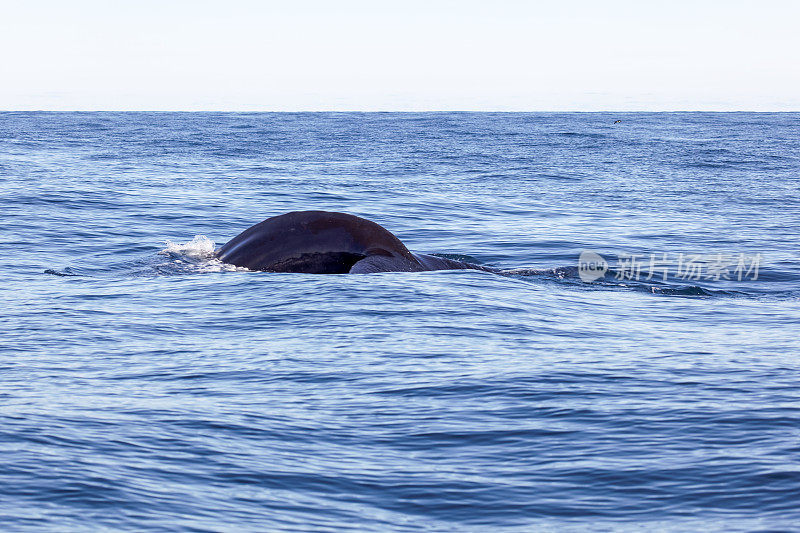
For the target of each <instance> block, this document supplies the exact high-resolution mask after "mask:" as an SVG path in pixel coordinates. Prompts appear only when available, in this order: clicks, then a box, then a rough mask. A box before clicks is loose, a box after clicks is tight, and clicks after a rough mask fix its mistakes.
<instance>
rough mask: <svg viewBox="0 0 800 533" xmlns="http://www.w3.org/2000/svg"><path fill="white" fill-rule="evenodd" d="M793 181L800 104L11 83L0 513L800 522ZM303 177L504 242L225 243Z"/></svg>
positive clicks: (407, 521)
mask: <svg viewBox="0 0 800 533" xmlns="http://www.w3.org/2000/svg"><path fill="white" fill-rule="evenodd" d="M798 193H800V114H798V113H702V112H691V113H111V112H109V113H105V112H103V113H73V112H64V113H44V112H42V113H39V112H4V113H0V213H2V225H0V252H2V253H0V267H1V268H2V271H3V279H4V286H5V290H4V292H3V302H2V306H0V328H1V329H0V332H2V344H1V345H0V346H1V347H0V354H2V355H1V356H0V369H1V370H0V376H2V388H0V457H1V458H2V459H0V529H2V530H3V531H36V530H40V531H237V532H238V531H458V532H465V531H520V532H522V531H526V532H527V531H559V532H563V531H587V530H590V531H642V530H648V531H687V530H696V531H697V530H703V531H758V530H772V531H777V530H800V338H798V331H799V330H800V244H798V235H799V234H800V194H798ZM297 210H328V211H339V212H345V213H351V214H354V215H358V216H362V217H365V218H367V219H370V220H372V221H375V222H377V223H379V224H381V225H382V226H384V227H385V228H387V229H388V230H389V231H391V232H393V233H394V234H395V235H397V236H398V237H399V238H400V239H401V240H402V241H403V242H404V243H405V244H406V245H407V246H408V248H409V249H410V250H412V251H415V252H422V253H430V254H440V255H443V256H445V257H449V258H455V259H460V260H466V261H471V262H475V263H479V264H482V265H486V266H491V267H494V268H497V269H499V270H501V272H500V273H492V272H483V271H476V270H457V271H434V272H417V273H407V272H406V273H404V272H397V273H391V272H389V273H377V274H344V275H315V274H289V273H269V272H250V271H244V270H242V269H237V268H235V267H232V266H231V265H226V264H223V263H221V262H220V261H218V260H216V259H215V258H214V257H213V250H214V249H215V248H218V247H220V246H221V245H222V244H224V243H225V242H226V241H227V240H229V239H230V238H232V237H234V236H235V235H237V234H238V233H240V232H241V231H243V230H244V229H245V228H247V227H249V226H251V225H252V224H255V223H257V222H260V221H261V220H263V219H265V218H267V217H270V216H274V215H278V214H281V213H285V212H288V211H297Z"/></svg>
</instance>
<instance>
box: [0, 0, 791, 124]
mask: <svg viewBox="0 0 800 533" xmlns="http://www.w3.org/2000/svg"><path fill="white" fill-rule="evenodd" d="M799 24H800V1H796V0H783V1H777V0H775V1H770V0H759V1H720V0H692V1H684V0H671V1H664V2H651V1H647V0H639V1H615V0H592V1H588V0H587V1H579V0H574V1H570V0H562V1H552V2H536V1H528V2H524V1H504V0H486V1H483V2H472V1H460V2H456V1H439V0H426V1H416V0H403V1H391V2H388V1H380V0H373V1H363V2H362V1H350V0H336V1H329V2H322V1H313V0H308V1H303V0H300V1H289V0H287V1H284V2H277V1H268V0H265V1H255V0H224V1H217V2H211V1H200V0H191V1H189V0H173V1H170V0H159V1H149V0H144V1H113V0H105V1H93V0H71V1H50V0H40V1H37V0H28V1H21V0H19V1H17V0H13V1H12V0H0V50H1V51H0V109H6V110H9V109H63V110H71V109H75V110H95V109H108V110H116V109H137V110H138V109H143V110H202V109H208V110H276V111H280V110H451V109H455V110H461V109H464V110H532V111H535V110H588V111H593V110H693V109H709V110H739V109H741V110H800V29H799V26H798V25H799Z"/></svg>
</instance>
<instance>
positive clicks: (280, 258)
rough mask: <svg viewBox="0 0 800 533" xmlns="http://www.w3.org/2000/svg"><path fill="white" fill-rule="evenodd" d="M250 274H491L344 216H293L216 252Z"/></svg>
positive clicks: (261, 225)
mask: <svg viewBox="0 0 800 533" xmlns="http://www.w3.org/2000/svg"><path fill="white" fill-rule="evenodd" d="M217 257H218V258H219V259H220V260H221V261H223V262H225V263H229V264H232V265H236V266H239V267H245V268H248V269H250V270H264V271H269V272H303V273H307V274H347V273H350V274H367V273H372V272H423V271H427V270H454V269H474V270H485V271H493V270H492V269H490V268H487V267H483V266H480V265H474V264H471V263H466V262H463V261H455V260H452V259H445V258H442V257H436V256H432V255H426V254H416V253H412V252H410V251H409V250H408V248H406V246H405V245H404V244H403V243H402V242H401V241H400V239H398V238H397V237H395V236H394V235H393V234H392V233H391V232H389V231H388V230H387V229H385V228H383V227H382V226H380V225H379V224H376V223H375V222H372V221H369V220H367V219H364V218H360V217H357V216H354V215H348V214H345V213H333V212H328V211H295V212H292V213H286V214H283V215H279V216H275V217H271V218H268V219H266V220H264V221H263V222H259V223H258V224H256V225H255V226H251V227H250V228H247V229H246V230H244V231H243V232H242V233H240V234H239V235H237V236H236V237H234V238H233V239H231V240H230V241H228V242H227V243H226V244H225V245H224V246H222V247H221V248H220V249H219V250H217Z"/></svg>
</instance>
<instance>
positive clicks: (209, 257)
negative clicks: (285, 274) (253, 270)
mask: <svg viewBox="0 0 800 533" xmlns="http://www.w3.org/2000/svg"><path fill="white" fill-rule="evenodd" d="M166 244H167V247H166V248H164V249H163V250H161V251H160V252H159V253H160V254H162V255H166V256H169V257H170V258H171V259H172V264H173V265H174V266H175V267H176V269H179V270H186V271H192V272H233V271H247V269H246V268H241V267H237V266H235V265H229V264H228V263H223V262H222V261H220V260H219V259H217V256H216V255H215V254H214V250H215V248H216V245H215V243H214V241H212V240H211V239H209V238H208V237H206V236H205V235H195V236H194V238H193V239H192V240H191V241H189V242H185V243H176V242H172V241H169V240H168V241H166Z"/></svg>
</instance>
